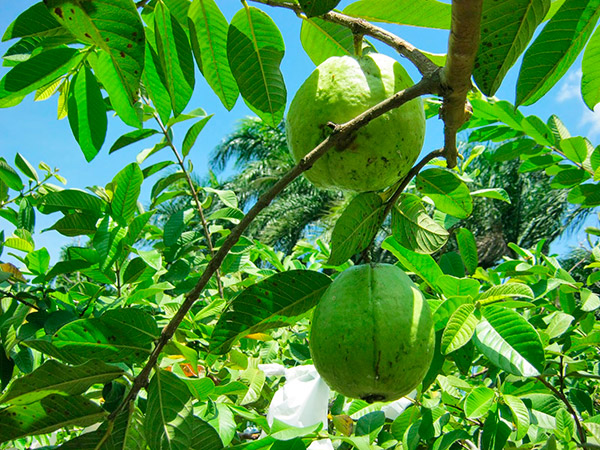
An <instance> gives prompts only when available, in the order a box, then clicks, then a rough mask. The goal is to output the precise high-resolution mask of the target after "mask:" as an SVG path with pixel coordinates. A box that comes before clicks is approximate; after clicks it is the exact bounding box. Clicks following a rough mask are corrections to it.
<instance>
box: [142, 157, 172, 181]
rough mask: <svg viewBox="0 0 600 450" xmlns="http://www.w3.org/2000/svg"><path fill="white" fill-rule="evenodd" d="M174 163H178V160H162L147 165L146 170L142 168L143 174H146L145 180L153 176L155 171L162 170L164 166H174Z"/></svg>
mask: <svg viewBox="0 0 600 450" xmlns="http://www.w3.org/2000/svg"><path fill="white" fill-rule="evenodd" d="M173 164H176V162H175V161H161V162H157V163H156V164H152V165H151V166H148V167H146V168H145V169H144V170H142V174H144V180H145V179H146V178H148V177H151V176H152V175H154V174H155V173H158V172H160V171H161V170H163V169H164V168H166V167H169V166H172V165H173Z"/></svg>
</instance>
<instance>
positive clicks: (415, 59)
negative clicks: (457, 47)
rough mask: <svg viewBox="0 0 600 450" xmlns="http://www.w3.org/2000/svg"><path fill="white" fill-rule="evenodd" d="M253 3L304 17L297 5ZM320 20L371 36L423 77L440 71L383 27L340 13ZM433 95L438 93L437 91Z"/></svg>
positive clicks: (267, 1)
mask: <svg viewBox="0 0 600 450" xmlns="http://www.w3.org/2000/svg"><path fill="white" fill-rule="evenodd" d="M251 1H253V2H255V3H262V4H263V5H268V6H277V7H280V8H287V9H290V10H292V11H294V12H295V13H296V15H298V16H301V15H302V8H301V7H300V5H299V4H297V3H293V2H289V1H276V0H251ZM301 17H302V18H303V19H306V17H304V16H301ZM320 18H321V19H323V20H326V21H328V22H332V23H336V24H338V25H342V26H345V27H347V28H349V29H350V30H351V31H352V32H353V33H354V34H362V35H365V36H370V37H372V38H374V39H377V40H378V41H381V42H383V43H384V44H387V45H389V46H390V47H392V48H393V49H395V50H396V51H397V52H398V53H400V54H401V55H402V56H404V57H406V59H408V60H409V61H410V62H412V63H413V64H414V65H415V67H416V68H417V69H418V70H419V72H421V75H423V76H431V75H432V74H433V73H434V72H436V71H438V70H440V67H439V66H438V65H437V64H435V63H434V62H433V61H431V60H430V59H429V58H428V57H427V56H425V55H424V54H423V53H422V52H421V51H420V50H419V49H418V48H417V47H415V46H414V45H412V44H411V43H409V42H407V41H405V40H404V39H402V38H400V37H398V36H396V35H395V34H393V33H390V32H389V31H387V30H385V29H383V28H381V27H378V26H376V25H373V24H371V23H369V22H367V21H366V20H364V19H359V18H357V17H352V16H348V15H346V14H342V13H338V12H335V11H331V12H328V13H327V14H324V15H322V16H320ZM432 93H434V94H435V93H437V90H436V91H434V92H432Z"/></svg>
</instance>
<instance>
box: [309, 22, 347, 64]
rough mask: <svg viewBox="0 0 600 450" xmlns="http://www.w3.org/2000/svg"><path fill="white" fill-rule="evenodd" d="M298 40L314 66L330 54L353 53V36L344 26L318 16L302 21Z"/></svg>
mask: <svg viewBox="0 0 600 450" xmlns="http://www.w3.org/2000/svg"><path fill="white" fill-rule="evenodd" d="M300 42H301V43H302V47H303V48H304V51H305V52H306V54H307V55H308V57H309V58H310V59H311V60H312V62H313V63H315V65H316V66H318V65H319V64H321V63H322V62H324V61H325V60H326V59H327V58H330V57H332V56H344V55H353V54H354V38H353V37H352V32H351V31H350V30H349V29H348V28H347V27H345V26H342V25H339V24H336V23H331V22H327V21H325V20H323V19H319V18H318V17H314V18H312V19H305V20H303V21H302V28H301V30H300Z"/></svg>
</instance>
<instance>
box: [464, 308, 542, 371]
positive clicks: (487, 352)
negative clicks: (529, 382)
mask: <svg viewBox="0 0 600 450" xmlns="http://www.w3.org/2000/svg"><path fill="white" fill-rule="evenodd" d="M482 313H483V317H484V319H483V320H482V321H481V322H479V324H478V325H477V327H476V328H475V334H474V336H473V339H474V342H475V345H476V346H477V348H478V349H479V351H480V352H481V353H483V354H484V356H485V357H486V358H488V359H489V360H490V362H491V363H492V364H494V365H495V366H497V367H499V368H500V369H503V370H505V371H506V372H508V373H511V374H513V375H517V376H521V377H535V376H538V375H539V374H540V373H541V372H542V371H543V369H544V347H543V345H542V341H541V340H540V336H539V334H538V333H537V331H536V329H535V328H533V326H532V325H531V324H530V323H529V322H527V320H525V319H524V318H523V317H522V316H521V315H520V314H519V313H517V312H515V311H513V310H510V309H508V308H502V307H499V306H489V307H487V308H484V309H483V311H482Z"/></svg>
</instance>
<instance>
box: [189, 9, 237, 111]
mask: <svg viewBox="0 0 600 450" xmlns="http://www.w3.org/2000/svg"><path fill="white" fill-rule="evenodd" d="M189 23H190V39H191V41H192V48H193V49H194V53H195V54H196V60H197V63H198V67H199V68H200V70H201V71H202V74H203V75H204V78H205V79H206V81H207V83H208V84H209V86H210V87H211V88H212V90H213V91H214V92H215V94H217V96H218V97H219V99H220V100H221V103H223V106H225V108H227V109H228V110H230V111H231V109H232V108H233V106H234V105H235V103H236V101H237V98H238V95H239V93H240V91H239V89H238V86H237V83H236V81H235V78H234V77H233V74H232V73H231V68H230V67H229V60H228V59H227V29H228V24H227V19H225V16H223V13H222V12H221V10H220V9H219V7H218V6H217V4H216V3H215V0H194V1H193V2H192V4H191V5H190V10H189ZM196 50H197V51H196ZM198 57H199V58H198Z"/></svg>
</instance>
